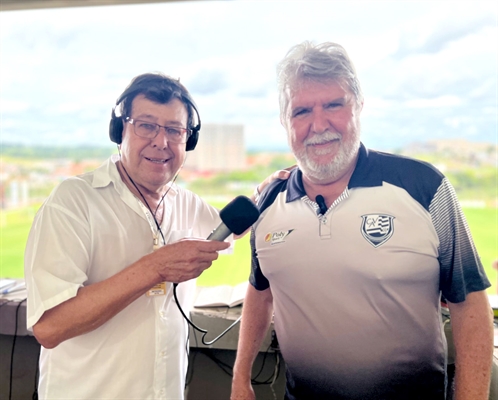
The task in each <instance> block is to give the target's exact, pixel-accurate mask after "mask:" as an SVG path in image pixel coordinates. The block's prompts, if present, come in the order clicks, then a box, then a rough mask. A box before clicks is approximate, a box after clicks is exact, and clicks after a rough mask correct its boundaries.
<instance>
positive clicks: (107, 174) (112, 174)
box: [92, 154, 177, 196]
mask: <svg viewBox="0 0 498 400" xmlns="http://www.w3.org/2000/svg"><path fill="white" fill-rule="evenodd" d="M119 158H120V157H119V155H117V154H113V155H112V156H111V157H109V158H108V159H107V161H106V162H105V163H103V164H102V165H101V166H100V167H98V168H97V169H96V170H95V173H94V175H93V181H92V187H93V188H96V189H98V188H103V187H106V186H108V185H109V184H110V183H112V184H113V185H114V187H115V188H116V191H117V192H118V193H119V194H123V193H125V192H129V193H131V192H130V190H129V189H128V187H127V186H126V184H125V183H124V182H123V180H122V179H121V175H119V171H118V167H117V166H116V162H118V161H119ZM166 186H167V187H169V188H170V189H169V193H168V196H169V195H170V194H171V195H175V194H176V193H177V190H176V187H175V185H172V182H168V183H167V185H166Z"/></svg>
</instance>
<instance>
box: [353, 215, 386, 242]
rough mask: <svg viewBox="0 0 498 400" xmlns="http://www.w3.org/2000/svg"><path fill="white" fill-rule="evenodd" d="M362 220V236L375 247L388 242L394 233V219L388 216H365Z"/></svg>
mask: <svg viewBox="0 0 498 400" xmlns="http://www.w3.org/2000/svg"><path fill="white" fill-rule="evenodd" d="M361 218H362V219H363V220H362V223H361V234H362V235H363V237H364V238H365V239H366V240H367V242H369V243H370V244H371V245H372V246H373V247H379V246H380V245H382V244H384V243H385V242H387V241H388V240H389V239H390V238H391V236H392V235H393V233H394V217H393V216H391V215H387V214H365V215H362V216H361Z"/></svg>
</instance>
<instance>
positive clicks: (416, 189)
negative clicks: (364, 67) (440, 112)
mask: <svg viewBox="0 0 498 400" xmlns="http://www.w3.org/2000/svg"><path fill="white" fill-rule="evenodd" d="M278 78H279V90H280V111H281V122H282V124H283V126H284V127H285V128H286V130H287V134H288V140H289V144H290V146H291V149H292V151H293V153H294V155H295V157H296V159H297V163H298V168H296V169H295V170H293V171H292V173H291V175H290V177H289V179H288V180H282V181H275V182H273V183H272V184H270V185H269V186H267V187H266V188H265V190H264V191H263V192H262V193H261V197H260V199H259V202H258V205H259V207H260V211H261V213H262V214H261V217H260V219H259V221H258V222H257V223H256V224H255V225H254V226H253V231H252V236H251V244H252V272H251V276H250V283H251V285H249V288H248V292H247V295H246V299H245V301H244V308H243V315H242V326H241V332H240V339H239V348H238V354H237V360H236V363H235V368H234V378H233V383H232V399H253V398H254V392H253V390H252V387H251V383H250V382H251V381H250V377H251V367H252V364H253V361H254V359H255V356H256V354H257V352H258V351H259V348H260V345H261V342H262V340H263V338H264V336H265V334H266V331H267V329H268V326H269V324H270V322H271V319H272V315H273V314H274V324H275V330H276V333H277V337H278V340H279V345H280V349H281V351H282V355H283V357H284V360H285V362H286V366H287V386H286V399H306V400H309V399H358V400H360V399H361V400H368V399H379V400H380V399H382V400H386V399H403V400H406V399H424V400H429V399H444V398H445V385H446V375H445V371H446V341H445V338H444V330H443V326H442V323H441V313H440V299H441V296H444V298H445V299H446V301H447V302H448V307H449V310H450V312H451V318H452V326H453V334H454V341H455V347H456V377H455V387H456V389H455V391H456V392H455V395H456V398H457V399H460V400H462V399H469V400H470V399H472V400H478V399H483V400H484V399H487V398H488V393H489V381H490V370H491V364H492V346H493V345H492V315H491V310H490V306H489V303H488V299H487V296H486V293H485V289H486V288H487V287H489V286H490V284H489V282H488V280H487V278H486V276H485V273H484V270H483V267H482V265H481V262H480V260H479V256H478V254H477V252H476V249H475V247H474V244H473V242H472V238H471V236H470V232H469V229H468V226H467V223H466V221H465V218H464V216H463V214H462V211H461V208H460V206H459V204H458V202H457V199H456V196H455V192H454V189H453V188H452V186H451V184H450V183H449V182H448V180H447V179H446V178H445V177H444V176H443V175H442V174H441V173H440V172H439V171H438V170H436V169H435V168H434V167H433V166H431V165H429V164H427V163H424V162H420V161H416V160H413V159H408V158H405V157H400V156H396V155H392V154H386V153H380V152H377V151H373V150H369V149H366V148H365V147H364V145H363V144H362V143H361V142H360V113H361V110H362V106H363V97H362V92H361V88H360V84H359V82H358V79H357V76H356V72H355V69H354V67H353V65H352V63H351V61H350V59H349V57H348V55H347V53H346V51H345V50H344V49H343V48H342V47H341V46H339V45H337V44H334V43H323V44H320V45H313V44H311V43H309V42H304V43H302V44H300V45H297V46H295V47H293V48H292V49H291V50H290V51H289V53H288V54H287V56H286V57H285V59H284V60H283V61H282V62H281V63H280V64H279V67H278Z"/></svg>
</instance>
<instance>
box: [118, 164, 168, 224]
mask: <svg viewBox="0 0 498 400" xmlns="http://www.w3.org/2000/svg"><path fill="white" fill-rule="evenodd" d="M116 166H117V168H118V172H119V175H120V176H121V180H122V181H123V182H124V183H125V185H126V187H127V188H128V189H129V190H130V192H131V193H133V194H134V195H135V197H137V198H139V199H140V200H141V201H145V203H146V206H148V207H149V209H150V211H151V212H152V213H153V214H154V215H156V213H159V212H158V211H159V210H158V209H159V208H160V207H159V206H160V205H161V203H162V198H163V196H164V195H165V193H166V192H165V191H166V188H165V187H162V188H161V189H160V190H158V191H151V190H149V189H148V188H146V187H143V186H141V185H139V184H137V183H135V181H134V180H133V179H132V178H131V176H130V175H129V174H128V171H127V170H126V168H125V166H124V165H123V163H122V162H121V160H119V161H118V162H117V163H116ZM160 214H161V219H162V211H161V213H160Z"/></svg>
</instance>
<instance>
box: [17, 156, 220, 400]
mask: <svg viewBox="0 0 498 400" xmlns="http://www.w3.org/2000/svg"><path fill="white" fill-rule="evenodd" d="M116 160H117V159H116V157H115V156H113V158H110V159H109V160H108V161H107V162H106V163H105V164H103V165H102V166H101V167H99V168H98V169H96V170H95V171H93V172H90V173H87V174H84V175H81V176H78V177H74V178H70V179H67V180H66V181H64V182H63V183H61V184H60V185H59V186H58V187H57V188H56V189H54V191H53V192H52V194H51V195H50V197H49V198H48V199H47V200H46V201H45V203H44V204H43V205H42V207H41V208H40V210H39V211H38V213H37V215H36V217H35V220H34V222H33V226H32V229H31V231H30V234H29V238H28V242H27V246H26V252H25V279H26V283H27V289H28V303H27V324H28V328H29V329H31V328H32V326H33V325H34V324H35V323H36V322H37V321H38V320H39V318H40V317H41V316H42V314H43V313H44V312H45V311H46V310H48V309H50V308H53V307H55V306H57V305H58V304H60V303H62V302H64V301H66V300H68V299H70V298H72V297H74V296H76V294H77V291H78V289H79V288H80V287H82V286H85V285H90V284H92V283H96V282H99V281H102V280H105V279H107V278H109V277H111V276H113V275H115V274H116V273H118V272H120V271H121V270H123V269H124V268H126V267H127V266H129V265H130V264H132V263H133V262H135V261H137V260H138V259H139V258H141V257H143V256H144V255H146V254H148V253H150V252H152V251H153V250H152V246H153V238H152V232H151V227H150V225H149V222H148V221H147V219H146V216H145V214H144V212H143V210H142V208H141V207H140V205H139V203H138V200H137V198H136V197H134V196H133V194H132V193H131V192H130V191H129V190H128V189H127V187H126V186H125V184H124V183H123V181H122V180H121V178H120V176H119V173H118V171H117V168H116V165H115V162H116ZM164 201H165V214H164V218H163V223H162V227H161V229H162V231H163V233H164V236H165V241H166V243H172V242H175V241H177V240H179V239H181V238H183V237H202V238H205V237H207V235H208V234H209V233H210V232H211V231H212V230H213V229H214V228H215V227H216V226H218V224H219V223H220V218H219V215H218V211H217V210H216V209H215V208H214V207H212V206H210V205H208V204H207V203H205V202H204V201H203V200H201V199H200V198H199V197H198V196H197V195H195V194H193V193H192V192H189V191H187V190H184V189H182V188H179V187H177V186H176V185H173V186H172V187H171V188H170V190H169V192H168V194H167V195H166V197H165V199H164ZM194 292H195V281H194V280H191V281H189V282H185V283H181V284H179V285H178V288H177V294H178V298H179V301H180V303H181V305H182V308H183V310H185V311H186V312H188V310H190V308H191V307H192V302H193V294H194ZM187 329H188V327H187V325H186V322H185V320H184V319H183V317H182V315H181V313H180V311H179V310H178V307H177V305H176V303H175V301H174V298H173V290H172V284H171V283H167V293H166V295H161V296H156V297H148V296H146V295H145V294H144V295H142V296H141V297H140V298H138V299H137V300H136V301H134V302H133V303H132V304H130V305H129V306H127V307H126V308H125V309H124V310H122V311H121V312H120V313H118V314H117V315H116V316H115V317H113V318H112V319H110V320H109V321H107V322H106V323H105V324H103V325H102V326H100V327H99V328H97V329H95V330H93V331H92V332H89V333H87V334H84V335H81V336H78V337H75V338H72V339H69V340H67V341H65V342H63V343H61V344H60V345H58V346H57V347H56V348H54V349H50V350H48V349H45V348H43V347H42V349H41V354H40V381H39V398H40V399H140V400H143V399H182V398H183V393H184V386H185V375H186V370H187V363H188V355H187V349H188V343H187Z"/></svg>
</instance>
